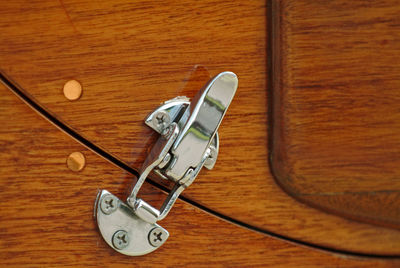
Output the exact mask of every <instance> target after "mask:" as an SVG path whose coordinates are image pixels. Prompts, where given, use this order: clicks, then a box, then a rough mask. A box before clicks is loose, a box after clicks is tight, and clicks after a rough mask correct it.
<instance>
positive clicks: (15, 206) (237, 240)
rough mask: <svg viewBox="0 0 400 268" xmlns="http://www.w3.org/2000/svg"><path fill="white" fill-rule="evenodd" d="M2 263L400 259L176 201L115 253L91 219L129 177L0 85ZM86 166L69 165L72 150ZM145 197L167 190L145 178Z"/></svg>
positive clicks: (347, 263)
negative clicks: (332, 247) (257, 227)
mask: <svg viewBox="0 0 400 268" xmlns="http://www.w3.org/2000/svg"><path fill="white" fill-rule="evenodd" d="M0 103H1V106H0V124H1V125H2V128H1V129H0V145H1V150H0V157H1V159H2V161H0V170H1V172H0V188H1V191H0V199H1V200H2V206H1V207H0V215H1V217H0V241H1V243H0V265H1V266H4V267H5V266H7V267H20V266H28V267H44V266H46V267H55V266H63V267H66V266H74V267H76V266H80V267H110V266H112V267H128V266H132V265H134V266H135V267H139V266H140V267H166V266H167V267H177V266H184V267H199V266H210V265H211V266H213V267H215V266H217V267H218V266H219V267H221V266H229V267H244V266H246V267H248V266H253V265H254V266H263V267H265V266H271V265H273V266H285V267H290V266H293V267H298V265H299V264H301V265H304V266H315V267H320V266H324V265H326V264H329V265H330V266H340V267H357V266H370V267H374V266H378V267H395V266H396V265H397V264H399V263H398V261H390V260H386V261H385V260H381V261H379V260H373V259H348V258H343V257H341V256H333V255H329V254H327V253H322V252H318V251H315V250H311V249H307V248H303V247H300V246H297V245H293V244H289V243H286V242H284V241H280V240H276V239H272V238H270V237H268V236H264V235H261V234H257V233H254V232H251V231H248V230H245V229H243V228H240V227H238V226H235V225H232V224H230V223H227V222H224V221H222V220H219V219H217V218H215V217H213V216H210V215H208V214H206V213H204V212H202V211H200V210H198V209H197V208H194V207H191V206H190V205H188V204H185V203H183V202H182V201H178V202H177V203H176V205H175V207H174V209H173V210H172V211H171V213H170V215H169V216H168V217H167V218H166V219H165V220H164V221H162V225H163V226H164V227H165V228H167V229H168V230H169V231H170V233H171V236H170V238H169V240H168V241H167V242H166V244H164V245H163V246H162V247H161V248H160V249H159V250H157V251H156V252H154V253H152V254H149V255H147V256H143V257H128V256H124V255H121V254H119V253H117V252H115V251H114V250H112V249H111V248H109V246H108V245H106V243H105V242H104V241H103V240H102V238H101V237H100V234H99V233H98V231H97V227H96V224H95V222H94V219H93V203H94V200H95V197H96V194H97V191H98V189H99V188H103V187H104V188H107V189H108V190H110V191H111V192H113V193H115V194H117V195H118V196H120V197H121V198H123V197H124V196H126V189H127V188H128V187H129V186H130V185H131V184H132V180H133V178H132V176H131V175H129V174H126V173H125V172H123V171H121V170H119V169H118V168H116V167H115V166H112V165H111V164H110V163H108V162H107V161H105V160H104V159H102V158H100V157H98V156H97V155H95V154H93V153H92V152H91V151H88V150H87V149H86V148H84V147H83V146H81V145H80V144H78V143H77V142H75V141H74V140H72V139H71V138H70V137H69V136H67V135H65V134H64V133H62V132H61V131H59V130H58V129H56V128H55V127H54V126H53V125H51V124H50V123H49V122H47V121H46V120H44V119H43V118H41V117H40V116H39V115H38V114H36V113H35V112H34V111H33V110H31V109H30V108H29V107H28V106H26V105H25V104H24V103H22V101H20V100H19V99H18V98H17V97H16V96H14V95H13V94H12V93H11V92H10V91H8V90H7V89H5V88H4V86H2V85H0ZM75 151H77V152H82V153H83V154H84V155H85V157H86V166H85V167H84V169H83V170H82V171H80V172H73V171H71V170H69V169H68V167H67V164H66V159H67V157H68V155H69V153H70V152H75ZM141 194H142V195H143V196H145V198H146V200H152V201H159V200H160V199H161V198H165V195H164V194H162V193H160V192H159V191H158V190H156V189H153V188H151V187H150V186H149V185H147V184H145V186H144V189H143V191H142V192H141Z"/></svg>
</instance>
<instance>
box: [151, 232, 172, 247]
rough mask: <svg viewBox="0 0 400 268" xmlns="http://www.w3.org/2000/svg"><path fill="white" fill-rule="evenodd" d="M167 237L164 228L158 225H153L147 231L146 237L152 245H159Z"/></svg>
mask: <svg viewBox="0 0 400 268" xmlns="http://www.w3.org/2000/svg"><path fill="white" fill-rule="evenodd" d="M167 237H168V235H167V233H166V232H165V230H163V229H162V228H160V227H155V228H153V229H151V231H150V232H149V236H148V239H149V243H150V245H152V246H153V247H159V246H161V245H162V244H163V243H164V242H165V240H166V239H167Z"/></svg>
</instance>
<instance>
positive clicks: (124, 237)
mask: <svg viewBox="0 0 400 268" xmlns="http://www.w3.org/2000/svg"><path fill="white" fill-rule="evenodd" d="M112 243H113V245H114V247H115V248H116V249H124V248H126V247H127V246H128V244H129V235H128V233H127V232H126V231H124V230H119V231H116V232H115V234H114V235H113V237H112Z"/></svg>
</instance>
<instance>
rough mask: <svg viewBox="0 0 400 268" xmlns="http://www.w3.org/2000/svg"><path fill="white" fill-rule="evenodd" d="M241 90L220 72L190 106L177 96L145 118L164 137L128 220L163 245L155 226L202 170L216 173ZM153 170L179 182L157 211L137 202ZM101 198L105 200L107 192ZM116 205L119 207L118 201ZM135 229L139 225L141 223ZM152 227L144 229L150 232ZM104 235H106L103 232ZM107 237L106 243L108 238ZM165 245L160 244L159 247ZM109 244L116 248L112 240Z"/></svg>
mask: <svg viewBox="0 0 400 268" xmlns="http://www.w3.org/2000/svg"><path fill="white" fill-rule="evenodd" d="M237 86H238V79H237V77H236V75H235V74H234V73H232V72H223V73H220V74H219V75H217V76H216V77H214V78H213V79H211V80H210V81H209V82H208V83H207V85H206V86H205V87H203V88H202V89H201V90H200V91H199V92H198V93H197V95H196V96H195V97H194V98H193V100H192V102H189V100H188V99H187V98H186V97H177V98H175V99H172V100H169V101H166V102H165V103H164V104H163V105H161V106H160V107H158V108H157V109H156V110H155V111H154V112H152V113H151V114H150V115H149V116H148V117H147V118H146V121H145V123H146V124H147V125H148V126H150V127H151V128H153V129H154V130H155V131H157V132H158V133H160V134H161V136H160V137H159V138H158V140H157V142H156V143H155V145H154V146H153V148H152V150H151V151H150V153H149V155H148V157H147V158H146V160H145V162H144V164H143V166H142V169H141V171H140V177H139V179H138V181H137V183H136V184H135V186H134V187H133V190H132V192H131V194H130V195H129V197H128V199H127V204H128V206H129V207H130V208H131V212H132V214H133V215H129V217H130V218H135V221H137V222H140V221H142V222H144V225H143V226H150V227H152V228H153V229H154V228H158V230H162V232H163V234H164V237H165V239H164V240H163V242H165V240H166V238H167V237H168V232H167V231H166V230H165V229H163V228H162V227H161V226H159V225H157V224H156V222H157V221H159V220H162V219H163V218H165V216H166V215H167V214H168V212H169V211H170V209H171V208H172V206H173V204H174V203H175V201H176V199H177V198H178V196H179V195H180V194H181V192H182V191H183V190H184V189H186V188H187V187H189V186H190V184H192V183H193V181H194V180H195V178H196V177H197V175H198V174H199V172H200V170H201V168H202V167H203V166H205V167H206V168H208V169H212V168H213V166H214V164H215V161H216V159H217V156H218V149H219V137H218V133H217V130H218V127H219V125H220V124H221V121H222V119H223V117H224V115H225V113H226V111H227V109H228V107H229V105H230V103H231V101H232V99H233V97H234V95H235V92H236V89H237ZM152 171H153V172H155V173H156V174H158V175H159V176H160V177H161V178H164V179H168V180H170V181H173V182H174V183H175V184H174V187H173V189H172V190H171V192H170V193H169V195H168V197H167V198H166V200H165V201H164V203H163V205H162V206H161V208H160V209H159V210H158V209H156V208H154V207H152V206H151V205H150V204H148V203H146V202H145V201H144V200H142V199H139V198H137V194H138V192H139V190H140V188H141V187H142V185H143V183H144V181H145V180H146V178H147V176H148V175H149V174H150V173H151V172H152ZM103 191H105V190H103ZM107 193H108V192H107ZM108 194H109V193H108ZM102 195H104V193H103V192H102ZM99 202H100V204H99ZM99 202H98V204H97V207H98V206H100V208H101V201H99ZM116 202H117V203H118V204H119V205H120V204H121V202H120V201H119V200H117V201H116ZM123 206H124V209H126V205H124V204H123ZM99 213H100V214H99ZM103 214H104V213H102V211H101V210H99V209H97V218H99V217H103V218H104V215H103ZM106 215H109V214H106ZM134 225H135V226H136V227H138V226H139V224H134ZM150 227H146V230H147V229H149V228H150ZM99 228H100V225H99ZM132 228H134V227H132ZM100 231H101V232H102V234H103V231H102V229H101V228H100ZM147 231H148V230H147ZM135 233H136V234H137V233H138V230H135ZM127 234H129V232H127ZM146 235H147V233H146ZM103 237H104V235H103ZM157 237H158V238H159V236H157ZM160 237H161V234H160ZM104 238H105V239H106V241H107V238H108V239H110V235H108V236H107V238H106V237H104ZM163 242H162V243H163ZM107 243H109V241H107ZM162 243H158V246H160V245H161V244H162ZM109 244H110V246H113V247H114V248H116V246H115V244H113V243H112V241H111V242H110V243H109ZM150 244H151V243H150ZM153 246H154V245H153ZM158 246H157V247H158ZM116 249H117V250H118V251H119V252H121V253H124V254H127V255H142V254H145V253H148V250H146V252H144V253H143V252H138V251H137V252H134V251H135V250H137V249H133V248H131V249H130V252H126V250H121V249H118V248H116ZM154 249H155V248H154ZM154 249H153V250H154Z"/></svg>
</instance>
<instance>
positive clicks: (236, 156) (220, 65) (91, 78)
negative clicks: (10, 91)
mask: <svg viewBox="0 0 400 268" xmlns="http://www.w3.org/2000/svg"><path fill="white" fill-rule="evenodd" d="M265 5H266V3H265V1H236V2H229V1H228V2H227V1H191V2H190V3H185V4H182V3H181V2H180V1H169V2H165V3H163V4H162V5H160V3H159V2H158V1H157V2H146V3H137V2H133V1H125V0H116V1H70V0H67V1H62V2H60V3H57V2H54V1H37V2H32V1H20V2H16V1H7V2H4V3H2V4H1V7H2V9H1V11H0V12H1V16H0V25H1V30H2V35H1V42H0V63H1V66H0V67H1V68H2V69H3V70H4V71H5V72H6V73H7V74H8V75H10V76H11V77H12V78H13V79H14V80H15V81H17V82H18V83H19V84H20V85H21V86H22V87H23V88H25V89H26V90H27V91H29V93H30V94H31V95H32V96H33V97H34V98H35V99H36V100H38V101H39V102H40V103H42V104H43V105H44V106H45V107H46V108H47V109H49V110H50V111H52V112H53V113H54V114H55V115H56V116H57V117H58V118H60V119H62V120H63V121H64V122H66V123H68V124H69V125H70V126H72V127H73V128H74V129H75V130H77V131H78V132H79V133H80V134H82V135H84V136H85V137H86V138H88V139H89V140H91V141H92V142H94V143H96V144H98V145H100V146H101V147H103V148H104V149H105V150H107V151H108V152H110V153H112V154H113V155H115V156H117V157H118V158H120V159H122V160H123V161H125V162H126V163H128V164H130V165H132V166H133V167H135V168H139V167H140V166H141V164H142V162H143V161H144V158H145V156H146V153H147V150H148V149H149V147H150V146H151V144H152V142H153V141H154V138H155V135H154V133H153V132H152V131H151V130H149V129H148V128H147V127H146V126H145V125H144V123H143V119H144V118H145V116H146V115H147V114H148V113H149V112H151V111H152V110H153V109H154V108H155V107H157V106H158V105H159V103H160V102H162V101H164V100H167V99H170V98H173V97H175V96H178V95H182V94H183V92H182V91H183V90H182V87H183V86H184V84H185V83H184V81H185V79H187V77H188V75H189V74H190V72H191V70H192V69H193V67H194V66H195V65H196V64H202V65H204V66H206V67H207V68H208V69H209V72H210V73H211V74H212V75H215V74H217V73H218V72H220V71H225V70H231V71H234V72H235V73H237V74H238V76H239V89H238V92H237V94H236V97H235V99H234V101H233V103H232V105H231V107H230V109H229V111H228V113H227V115H226V117H225V119H224V121H223V123H222V125H221V128H220V142H221V148H220V154H219V159H218V161H217V164H216V166H215V168H214V170H212V171H206V170H204V171H202V172H201V174H200V176H199V177H198V178H197V180H196V182H195V183H194V184H193V185H191V187H189V188H188V189H187V190H186V191H185V194H184V195H185V196H186V197H189V198H192V199H194V200H195V201H197V202H199V203H201V204H203V205H205V206H207V207H210V208H212V209H215V210H217V211H219V212H221V213H223V214H226V215H229V216H231V217H233V218H235V219H238V220H241V221H244V222H246V223H248V224H251V225H253V226H256V227H259V228H262V229H264V230H270V231H273V232H276V233H279V234H282V235H285V236H289V237H292V238H295V239H300V240H303V241H307V242H311V243H315V244H319V245H321V246H325V247H332V248H336V249H342V250H349V251H354V252H364V253H371V254H400V233H399V231H396V230H391V229H387V228H383V227H376V226H373V225H369V224H363V223H355V222H353V221H350V220H347V219H343V218H341V217H338V216H335V215H330V214H327V213H324V212H322V211H320V210H317V209H314V208H310V207H309V206H307V205H304V204H301V203H299V202H298V201H297V200H295V199H293V198H291V197H290V196H288V195H287V194H286V193H284V192H283V191H282V189H281V188H280V187H278V186H277V185H276V184H275V181H274V178H273V176H272V174H271V171H270V169H269V167H268V161H269V156H268V150H267V148H268V123H269V122H268V118H267V113H268V106H267V102H268V100H267V95H268V94H267V82H268V81H267V55H266V53H267V45H266V44H267V19H266V13H267V10H266V7H265ZM71 79H76V80H77V81H79V82H80V83H81V84H82V86H83V89H84V92H83V94H82V96H81V98H80V99H79V100H77V101H75V102H70V101H68V100H67V99H65V97H64V95H63V92H62V87H63V85H64V83H65V82H66V81H68V80H71ZM204 82H206V81H204ZM197 90H198V88H195V87H193V88H192V89H191V90H186V91H185V92H184V94H186V95H188V96H189V97H192V96H194V94H195V92H196V91H197ZM96 174H99V173H96ZM98 187H101V186H100V185H98Z"/></svg>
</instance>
